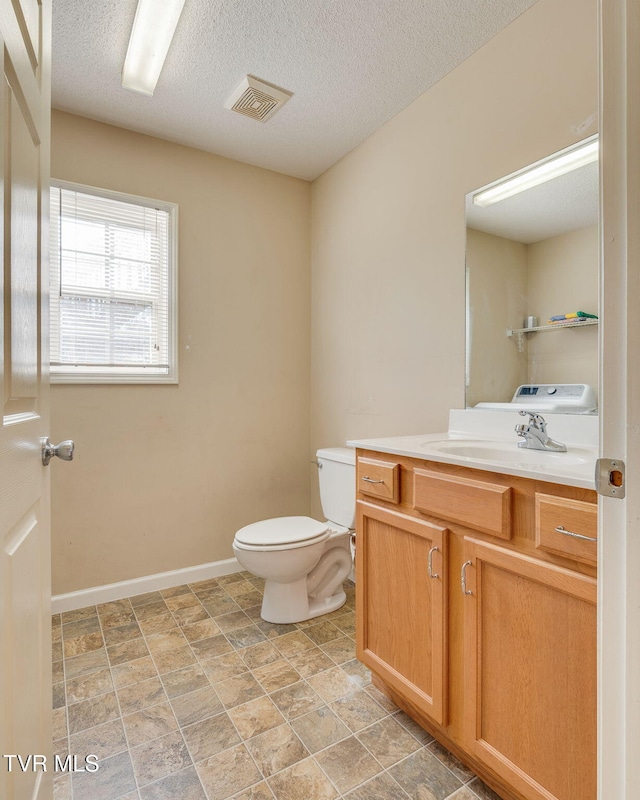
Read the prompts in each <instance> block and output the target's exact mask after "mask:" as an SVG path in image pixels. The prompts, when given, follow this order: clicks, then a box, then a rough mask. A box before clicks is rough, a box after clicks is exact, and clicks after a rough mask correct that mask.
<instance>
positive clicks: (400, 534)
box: [356, 501, 448, 725]
mask: <svg viewBox="0 0 640 800" xmlns="http://www.w3.org/2000/svg"><path fill="white" fill-rule="evenodd" d="M357 531H358V533H357V547H356V559H357V564H356V570H357V575H362V576H366V577H364V578H363V580H362V581H359V580H356V592H357V593H358V596H357V598H356V605H357V606H358V607H359V609H360V614H359V619H358V625H357V647H358V650H359V652H360V660H361V661H364V663H366V664H368V665H369V667H371V669H372V670H373V671H374V672H375V673H376V674H377V675H379V676H380V678H382V680H383V681H385V683H387V684H388V685H389V686H390V687H392V688H393V689H394V690H395V691H397V692H399V693H401V694H402V695H403V696H405V697H406V698H407V699H408V700H409V701H411V702H412V703H415V704H416V705H418V706H419V707H420V708H422V709H424V710H425V711H426V712H427V713H428V714H429V716H430V717H431V718H432V719H433V720H435V721H436V722H438V723H439V724H441V725H444V724H445V722H446V719H445V714H446V702H445V699H446V697H445V690H446V677H447V676H446V664H447V624H446V623H447V571H448V565H447V531H446V530H445V529H444V528H442V527H440V526H437V525H433V524H432V523H430V522H424V521H423V520H420V519H415V518H413V517H409V516H406V515H404V514H399V513H396V512H394V511H389V510H387V509H382V508H378V507H377V506H375V505H372V504H371V503H366V502H362V501H359V502H358V512H357Z"/></svg>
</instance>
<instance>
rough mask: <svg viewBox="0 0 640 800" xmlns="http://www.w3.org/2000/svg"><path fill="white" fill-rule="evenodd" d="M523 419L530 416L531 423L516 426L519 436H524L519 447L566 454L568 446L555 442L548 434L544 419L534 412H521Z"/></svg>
mask: <svg viewBox="0 0 640 800" xmlns="http://www.w3.org/2000/svg"><path fill="white" fill-rule="evenodd" d="M518 413H519V414H520V416H521V417H524V416H526V415H527V414H528V415H529V422H528V423H527V424H526V425H525V424H521V425H516V427H515V431H516V433H517V434H518V436H522V438H523V439H524V441H523V442H518V447H526V448H528V449H529V450H551V451H553V452H554V453H566V452H567V446H566V444H561V443H560V442H555V441H554V440H553V439H552V438H551V437H550V436H549V435H548V434H547V423H546V422H545V419H544V417H542V416H540V414H536V413H535V412H534V411H519V412H518Z"/></svg>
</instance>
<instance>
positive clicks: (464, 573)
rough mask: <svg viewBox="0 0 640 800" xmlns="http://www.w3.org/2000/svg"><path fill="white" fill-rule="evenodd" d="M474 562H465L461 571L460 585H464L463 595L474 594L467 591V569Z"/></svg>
mask: <svg viewBox="0 0 640 800" xmlns="http://www.w3.org/2000/svg"><path fill="white" fill-rule="evenodd" d="M472 564H473V561H465V562H464V564H463V565H462V570H461V571H460V583H461V585H462V594H473V592H472V591H470V590H469V589H467V567H470V566H471V565H472Z"/></svg>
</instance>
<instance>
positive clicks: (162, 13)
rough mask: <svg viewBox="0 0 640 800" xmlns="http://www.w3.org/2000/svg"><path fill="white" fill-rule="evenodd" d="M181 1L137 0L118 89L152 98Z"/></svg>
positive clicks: (176, 20)
mask: <svg viewBox="0 0 640 800" xmlns="http://www.w3.org/2000/svg"><path fill="white" fill-rule="evenodd" d="M183 6H184V0H162V2H158V0H138V8H137V10H136V18H135V19H134V21H133V29H132V31H131V38H130V39H129V48H128V50H127V57H126V58H125V61H124V68H123V70H122V85H123V86H124V88H125V89H131V90H132V91H134V92H141V93H142V94H148V95H152V94H153V92H154V90H155V88H156V84H157V83H158V78H159V77H160V73H161V72H162V67H163V66H164V61H165V58H166V57H167V53H168V52H169V47H170V45H171V40H172V39H173V34H174V33H175V31H176V25H177V24H178V20H179V19H180V14H181V13H182V7H183Z"/></svg>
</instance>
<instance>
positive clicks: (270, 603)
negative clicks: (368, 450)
mask: <svg viewBox="0 0 640 800" xmlns="http://www.w3.org/2000/svg"><path fill="white" fill-rule="evenodd" d="M316 457H317V459H318V475H319V481H320V500H321V502H322V511H323V512H324V514H325V515H326V517H327V521H326V522H319V521H318V520H315V519H311V518H310V517H276V518H274V519H265V520H262V521H261V522H254V523H253V524H252V525H247V526H246V527H244V528H241V529H240V530H239V531H238V532H237V533H236V535H235V538H234V540H233V552H234V554H235V556H236V558H237V559H238V561H239V562H240V564H241V565H242V566H243V567H244V568H245V569H246V570H248V571H249V572H252V573H253V574H254V575H257V576H259V577H260V578H264V579H265V585H264V599H263V602H262V610H261V612H260V615H261V617H262V619H264V620H266V621H267V622H279V623H288V622H302V621H303V620H306V619H312V618H313V617H318V616H320V614H328V613H329V612H330V611H335V610H336V609H337V608H340V606H342V605H344V603H345V601H346V596H345V593H344V591H343V588H342V583H343V581H344V580H345V578H347V577H348V576H349V574H350V573H351V569H352V566H353V558H352V555H351V532H352V530H353V526H354V522H355V512H356V500H355V493H356V489H355V451H354V450H353V449H352V448H350V447H329V448H325V449H322V450H318V452H317V453H316Z"/></svg>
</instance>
